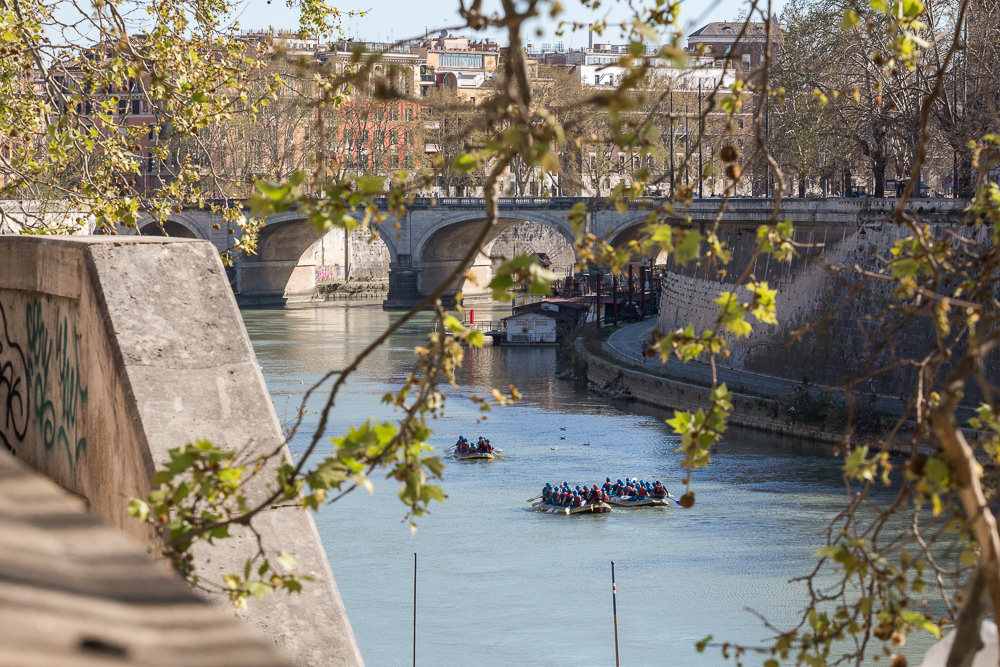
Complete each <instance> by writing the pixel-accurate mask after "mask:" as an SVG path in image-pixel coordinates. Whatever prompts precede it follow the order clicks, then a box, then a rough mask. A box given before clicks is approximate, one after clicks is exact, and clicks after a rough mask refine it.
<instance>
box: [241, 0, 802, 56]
mask: <svg viewBox="0 0 1000 667" xmlns="http://www.w3.org/2000/svg"><path fill="white" fill-rule="evenodd" d="M348 1H349V2H354V3H356V4H344V0H335V1H333V2H332V3H331V4H334V5H335V6H337V7H339V8H340V9H341V11H344V10H347V9H360V10H369V11H368V13H367V15H366V16H364V17H359V18H349V19H346V20H345V22H344V31H345V33H346V34H347V36H348V37H354V38H356V39H359V40H369V41H395V40H401V39H408V38H415V37H423V36H424V31H425V30H426V31H428V32H429V33H430V34H436V33H438V32H439V31H440V30H441V29H442V28H446V27H452V26H454V25H456V24H458V23H460V21H461V19H460V17H459V16H458V12H457V8H458V0H348ZM561 2H562V4H563V6H564V7H565V9H566V11H565V12H564V14H563V15H562V17H563V18H564V19H567V20H570V19H572V20H577V21H580V22H584V21H588V20H593V18H594V17H604V16H607V17H608V19H609V21H615V20H618V21H620V20H621V19H622V18H623V17H624V16H627V3H625V2H622V1H620V0H604V2H602V3H601V6H600V8H599V9H597V10H596V12H591V11H590V10H586V9H583V8H582V7H581V6H580V4H579V0H561ZM772 2H773V7H774V8H775V11H780V9H781V6H782V5H783V4H784V0H772ZM466 4H467V5H468V4H471V3H470V2H469V0H466ZM497 6H499V2H498V1H497V0H485V1H484V7H485V8H486V9H489V8H490V7H497ZM746 7H748V2H747V1H746V0H681V13H680V22H681V26H682V28H683V30H684V33H685V34H690V33H691V32H693V31H694V30H696V29H698V28H700V27H701V26H702V25H704V24H705V23H708V22H710V21H725V20H729V21H733V20H736V19H737V18H739V17H740V14H741V12H742V11H745V9H746ZM238 14H239V16H238V20H239V23H240V27H241V28H242V29H244V30H251V29H265V28H268V27H272V28H274V29H275V30H278V29H295V28H297V25H298V23H297V22H298V14H297V12H296V11H295V10H293V9H289V8H288V7H287V6H286V5H285V1H284V0H271V1H270V2H267V1H266V0H245V2H244V3H243V4H242V5H241V8H240V9H239V10H238ZM537 27H538V28H540V29H542V30H543V31H544V33H545V34H544V35H543V36H541V37H538V36H534V35H533V36H531V37H530V39H529V41H531V42H532V43H534V44H535V45H536V46H541V45H542V44H543V43H548V44H554V43H556V42H559V41H562V42H563V44H564V45H565V46H566V48H571V47H582V46H586V45H587V32H586V31H578V32H576V33H567V34H566V35H564V36H562V37H559V36H557V35H555V34H554V30H555V22H553V21H544V22H540V23H539V25H538V26H537ZM463 34H468V35H470V36H472V34H471V33H470V32H468V31H467V32H465V33H463ZM606 34H607V33H606ZM493 38H494V39H497V40H498V41H500V40H499V38H498V36H497V35H495V34H494V35H493ZM597 39H598V40H599V41H601V42H621V41H623V40H621V39H615V38H611V39H608V38H597Z"/></svg>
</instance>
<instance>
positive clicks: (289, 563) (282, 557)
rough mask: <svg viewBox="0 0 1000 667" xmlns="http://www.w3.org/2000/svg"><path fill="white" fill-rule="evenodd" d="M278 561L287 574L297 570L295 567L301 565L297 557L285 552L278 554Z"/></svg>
mask: <svg viewBox="0 0 1000 667" xmlns="http://www.w3.org/2000/svg"><path fill="white" fill-rule="evenodd" d="M277 560H278V564H279V565H281V567H283V568H284V569H285V572H292V571H293V570H294V569H295V566H296V565H298V564H299V562H298V561H297V560H296V559H295V556H292V555H291V554H287V553H285V552H284V551H282V552H281V553H279V554H278V559H277Z"/></svg>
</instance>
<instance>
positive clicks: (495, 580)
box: [243, 306, 929, 666]
mask: <svg viewBox="0 0 1000 667" xmlns="http://www.w3.org/2000/svg"><path fill="white" fill-rule="evenodd" d="M502 314H504V313H500V315H502ZM243 316H244V320H245V322H246V326H247V329H248V330H249V332H250V337H251V339H252V341H253V344H254V348H255V349H256V352H257V357H258V359H259V361H260V364H261V367H262V368H263V371H264V377H265V378H266V380H267V383H268V387H269V388H270V391H271V393H272V396H273V397H274V402H275V406H276V408H277V410H278V416H279V418H280V419H281V420H282V421H285V422H287V421H290V420H291V418H292V416H293V415H294V413H295V408H296V406H297V405H298V401H299V398H300V396H301V394H302V393H303V392H304V391H305V389H306V388H307V387H308V386H310V385H311V384H312V383H313V382H314V381H315V380H316V379H317V378H318V377H319V376H320V374H321V373H322V371H323V370H325V369H331V368H341V367H343V366H344V365H345V364H346V363H347V361H348V360H349V359H351V358H352V356H353V355H354V354H355V353H356V352H358V351H359V350H361V349H362V347H363V346H364V345H365V344H366V343H367V342H368V341H370V340H371V339H372V338H373V337H374V336H375V335H376V334H377V333H378V332H380V331H381V330H382V329H383V328H384V327H385V326H386V325H387V324H388V323H389V322H390V318H392V317H394V316H395V315H393V314H390V313H384V312H382V311H381V310H380V309H379V308H378V307H371V306H367V307H366V306H352V307H340V306H332V307H324V308H318V309H302V310H247V311H244V313H243ZM477 316H478V317H479V318H480V319H485V318H486V317H489V315H488V314H484V313H483V312H480V311H477ZM430 321H431V320H430V315H429V314H428V315H421V316H419V317H418V318H417V319H416V320H415V321H413V322H411V323H409V324H408V325H407V326H406V327H405V328H404V329H403V330H402V331H401V332H399V333H398V334H397V335H395V336H393V338H392V339H391V341H390V342H389V344H388V345H386V346H385V347H384V348H382V349H380V350H378V351H377V353H376V354H375V355H374V358H372V359H371V360H370V361H369V362H368V363H367V364H365V366H364V367H363V368H362V369H361V371H360V372H359V373H358V374H357V375H356V376H355V377H354V378H353V380H352V381H351V382H350V384H349V385H348V388H347V392H346V394H345V395H344V396H343V398H342V399H341V400H340V401H338V405H337V407H336V409H335V412H334V414H333V422H332V424H331V426H332V430H331V434H334V435H335V434H339V433H341V432H343V431H345V430H346V429H347V427H348V426H349V425H350V424H357V423H360V422H361V421H363V420H365V419H367V418H369V417H373V418H378V419H384V418H389V417H391V412H390V411H389V410H388V409H387V408H385V407H384V406H382V405H381V404H380V403H379V399H380V397H381V396H382V395H383V394H385V393H386V392H388V391H391V390H393V388H395V387H396V386H397V384H398V382H399V381H400V380H401V378H402V377H403V376H404V375H405V374H406V372H407V371H408V364H409V363H410V361H411V359H412V350H413V347H414V346H415V345H419V344H421V341H423V340H425V336H426V334H427V332H428V331H429V329H430V326H431V325H430ZM555 373H556V358H555V351H554V350H553V349H527V348H522V349H516V348H515V349H509V348H499V347H497V348H493V347H490V346H489V344H487V346H486V347H484V348H483V349H481V350H472V351H470V353H469V355H468V356H467V358H466V364H465V367H464V368H463V369H462V371H461V386H460V387H458V388H452V389H450V390H449V392H448V402H447V414H446V416H445V417H444V418H442V419H439V420H438V421H437V422H435V423H434V424H433V426H434V427H435V433H434V437H433V443H434V444H435V445H436V446H439V447H441V448H442V449H444V448H446V447H449V446H450V445H452V444H453V443H454V441H455V439H456V438H457V437H458V435H459V434H464V435H465V436H466V437H468V438H470V439H475V438H476V437H477V436H479V435H485V436H487V437H488V438H490V440H491V441H492V442H493V443H494V445H496V446H499V447H501V448H502V449H503V451H504V459H503V460H497V461H493V462H478V463H477V462H458V461H454V460H451V459H448V460H449V465H448V468H447V470H446V472H445V480H444V487H445V490H446V492H447V494H448V500H447V503H446V504H445V505H443V506H437V505H436V506H434V507H433V508H432V511H431V513H430V514H429V515H425V516H424V517H422V518H421V519H419V520H418V525H419V529H418V531H417V533H416V534H413V535H411V533H410V530H409V528H408V527H407V525H406V524H405V523H404V522H403V521H402V520H403V517H404V514H405V510H404V507H403V506H402V505H401V504H400V503H399V501H398V499H397V497H396V489H395V488H394V485H393V484H392V483H390V482H388V481H387V480H383V479H378V480H376V484H375V493H374V495H369V494H367V493H365V492H363V491H358V492H355V493H354V494H351V495H349V496H347V497H345V498H344V499H343V500H341V501H340V502H338V503H336V504H335V505H333V506H331V507H328V508H325V509H324V510H323V511H322V512H321V513H320V514H319V515H318V516H317V524H318V526H319V531H320V534H321V536H322V538H323V543H324V545H325V547H326V551H327V554H328V555H329V557H330V563H331V565H332V567H333V571H334V574H335V575H336V577H337V584H338V587H339V588H340V593H341V595H342V596H343V599H344V604H345V605H346V607H347V611H348V615H349V616H350V619H351V623H352V626H353V628H354V633H355V635H356V636H357V639H358V642H359V644H360V646H361V652H362V655H363V656H364V658H365V661H366V662H367V664H369V665H376V666H380V665H408V664H410V663H411V660H412V655H411V652H412V642H413V629H412V603H413V554H414V552H416V553H418V592H417V614H418V617H417V646H416V656H417V662H418V663H419V664H422V665H613V664H614V660H615V648H614V627H613V624H612V606H611V605H612V600H611V566H610V563H611V561H612V560H614V561H615V573H616V578H617V587H618V595H617V604H618V632H619V643H620V651H621V661H622V664H623V665H716V664H722V663H723V660H722V658H721V657H720V654H719V652H718V650H717V649H711V648H710V649H708V650H706V652H705V653H704V654H698V653H697V652H696V650H695V647H694V644H695V642H697V641H698V640H700V639H702V638H703V637H705V636H706V635H708V634H712V635H714V637H715V638H716V640H718V641H733V642H741V643H745V644H747V643H749V644H754V643H758V642H762V641H763V640H764V639H765V638H766V637H767V636H768V633H767V632H766V631H765V630H764V628H763V626H762V623H761V622H760V620H759V619H758V618H756V617H755V616H754V615H753V614H752V613H750V612H749V611H748V608H749V609H753V610H755V611H756V612H759V613H761V614H763V615H765V616H766V617H767V618H768V619H769V620H772V621H773V622H775V623H776V624H778V625H779V626H781V627H785V626H787V625H788V624H789V623H790V622H791V621H793V620H794V619H795V618H796V615H797V612H798V610H799V609H800V608H801V607H802V604H803V600H804V597H803V591H802V589H801V588H799V587H797V586H796V585H793V584H790V583H788V581H789V579H791V578H792V577H794V576H798V575H801V574H804V573H805V572H807V571H808V570H809V568H810V567H811V566H812V565H813V564H814V563H815V559H814V558H813V556H812V554H813V553H814V552H815V550H816V549H817V548H818V547H819V546H820V545H821V541H822V531H823V529H824V528H825V526H826V522H827V521H828V519H829V518H830V517H831V516H832V514H833V513H834V511H835V510H836V509H838V508H840V507H841V506H842V503H843V500H842V499H843V485H842V483H841V480H840V477H839V472H838V471H839V465H838V461H837V460H835V459H833V458H829V457H825V456H823V455H822V452H821V450H818V449H817V448H816V447H814V446H812V445H808V444H806V443H798V442H795V441H788V440H784V441H781V442H777V441H774V439H773V438H768V437H764V436H760V435H757V434H753V433H748V432H738V433H737V432H734V433H732V434H731V437H730V439H729V441H728V442H727V443H726V444H725V446H723V447H721V448H720V451H719V453H718V454H717V455H716V456H715V457H714V461H713V463H712V465H711V466H710V467H709V468H708V469H707V470H704V471H699V472H698V473H697V474H696V476H695V487H694V488H695V490H696V493H697V504H696V505H695V506H694V507H693V508H692V509H690V510H681V509H680V508H672V509H669V510H665V509H647V510H639V509H637V510H631V511H615V512H613V513H611V514H605V515H592V516H571V517H566V516H552V515H547V514H541V513H537V512H532V511H528V510H527V509H526V507H527V503H526V502H525V499H527V498H529V497H531V496H534V495H535V494H536V493H538V492H539V490H540V489H541V487H542V486H543V484H544V483H545V482H546V481H552V482H555V481H563V480H565V481H568V482H570V484H572V485H576V484H583V483H588V484H593V483H594V482H603V481H604V478H605V476H610V477H611V478H612V480H614V479H616V478H618V477H624V476H626V475H629V476H636V477H640V478H643V479H647V480H652V479H660V480H662V481H663V482H664V484H665V485H666V486H667V488H668V489H671V491H673V492H675V494H676V495H679V493H680V491H681V486H680V484H679V480H680V479H681V477H682V473H681V470H680V469H679V468H678V466H677V461H678V458H679V457H678V455H676V454H674V449H675V447H676V445H677V439H676V438H675V436H673V435H672V434H671V433H670V429H669V428H668V427H666V426H665V425H664V424H663V419H664V418H665V417H666V416H667V415H665V414H657V413H655V412H654V411H652V410H649V409H646V408H643V407H641V406H640V405H635V404H625V405H611V404H609V403H608V401H606V400H605V399H602V398H600V397H598V396H595V395H592V394H589V393H587V392H586V391H585V390H584V389H583V388H582V387H581V386H579V385H577V384H575V383H573V382H570V381H566V380H560V379H556V377H555ZM509 384H514V385H516V386H517V387H518V388H519V390H520V391H521V392H522V394H523V395H524V399H523V400H522V401H521V402H519V403H518V404H516V405H515V406H514V407H509V408H504V409H497V408H495V409H494V410H493V411H492V412H491V413H490V415H489V418H488V419H487V420H486V421H485V422H483V423H481V424H477V423H476V421H475V420H476V415H477V410H476V409H475V406H474V405H473V403H472V402H471V401H470V400H469V397H470V395H472V394H479V395H487V394H488V393H489V388H490V387H492V386H500V387H506V386H507V385H509ZM310 419H311V421H310ZM315 422H316V417H315V415H310V417H309V418H308V419H307V422H306V423H305V425H304V427H303V428H302V430H301V431H300V433H299V436H298V437H297V441H296V442H294V443H293V446H292V449H293V453H294V451H295V450H296V449H299V448H301V446H302V444H303V443H304V441H305V440H307V439H308V437H309V435H311V433H312V432H313V430H314V429H315ZM912 639H913V638H911V641H910V642H908V644H907V647H906V651H905V653H906V654H907V655H908V657H909V658H910V661H911V664H919V662H920V660H919V657H918V656H919V655H921V654H922V652H923V650H926V647H927V645H928V644H929V641H927V640H923V641H919V640H918V641H913V640H912ZM757 662H759V660H757V659H756V658H754V657H751V658H750V659H749V660H748V661H747V664H755V663H757ZM883 664H884V661H883Z"/></svg>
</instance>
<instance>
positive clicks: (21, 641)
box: [0, 450, 292, 667]
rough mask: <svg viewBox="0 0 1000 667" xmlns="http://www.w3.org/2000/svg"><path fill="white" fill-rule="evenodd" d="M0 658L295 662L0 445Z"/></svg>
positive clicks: (30, 661) (13, 661)
mask: <svg viewBox="0 0 1000 667" xmlns="http://www.w3.org/2000/svg"><path fill="white" fill-rule="evenodd" d="M0 664H3V665H24V666H34V665H45V666H49V665H153V666H156V665H163V666H165V667H166V666H171V667H173V666H174V665H190V666H192V667H193V666H199V665H206V666H208V665H236V664H238V665H242V666H244V667H251V666H258V665H260V666H263V665H291V664H292V662H291V660H290V659H289V658H288V657H286V656H284V655H282V654H281V653H279V652H278V650H277V649H275V648H274V647H272V646H270V645H268V643H267V642H265V641H264V640H263V639H262V638H261V637H259V636H257V635H255V634H254V633H252V632H250V631H249V629H248V628H247V627H246V626H245V625H242V624H240V623H239V622H238V621H237V620H236V619H234V618H233V617H232V616H231V615H229V614H226V613H225V612H224V611H222V610H220V609H216V608H214V607H212V606H211V605H209V604H207V603H206V602H204V601H203V600H200V599H199V598H197V597H196V596H195V595H194V594H193V593H192V592H191V591H190V590H189V589H188V587H187V586H186V585H185V584H184V583H183V582H181V581H180V580H179V579H178V578H177V577H175V576H174V575H173V574H172V573H169V572H167V571H165V570H164V569H162V568H161V567H159V566H157V565H155V564H154V563H153V562H152V561H150V560H149V558H147V557H146V555H145V554H144V553H143V552H142V550H141V549H140V548H139V547H137V546H136V545H135V544H134V543H133V542H132V541H131V540H129V539H127V538H126V537H124V536H123V535H121V534H120V533H118V532H116V531H114V530H112V529H111V528H109V527H107V526H105V525H104V524H102V523H101V522H100V521H98V520H97V519H95V518H94V517H93V516H91V515H90V514H88V513H87V512H86V508H85V506H84V504H83V503H82V502H81V501H80V500H79V499H76V498H73V497H72V496H70V495H69V494H67V493H66V492H65V491H63V490H62V489H60V488H58V487H57V486H56V485H55V484H53V483H52V482H51V481H49V480H47V479H45V478H44V477H42V476H41V475H39V474H37V473H35V472H32V471H30V470H29V469H28V468H27V467H26V466H25V465H23V464H21V463H19V462H18V461H16V460H14V458H13V457H12V456H11V455H10V454H8V453H7V452H6V451H3V450H0Z"/></svg>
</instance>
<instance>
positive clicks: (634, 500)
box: [608, 496, 670, 507]
mask: <svg viewBox="0 0 1000 667" xmlns="http://www.w3.org/2000/svg"><path fill="white" fill-rule="evenodd" d="M608 503H609V504H611V505H614V506H615V507H670V499H669V498H648V497H647V498H639V497H636V496H609V497H608Z"/></svg>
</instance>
